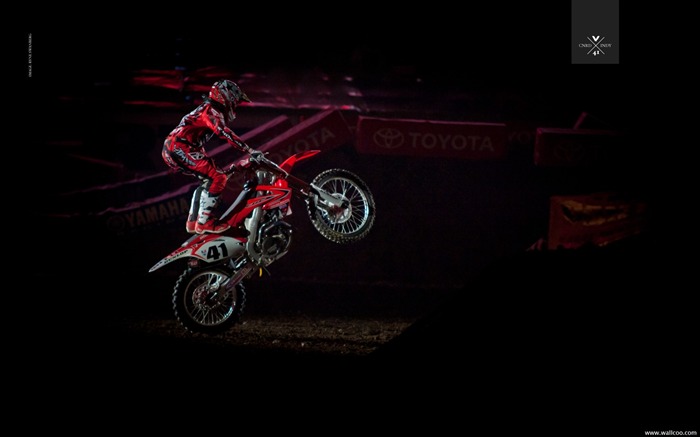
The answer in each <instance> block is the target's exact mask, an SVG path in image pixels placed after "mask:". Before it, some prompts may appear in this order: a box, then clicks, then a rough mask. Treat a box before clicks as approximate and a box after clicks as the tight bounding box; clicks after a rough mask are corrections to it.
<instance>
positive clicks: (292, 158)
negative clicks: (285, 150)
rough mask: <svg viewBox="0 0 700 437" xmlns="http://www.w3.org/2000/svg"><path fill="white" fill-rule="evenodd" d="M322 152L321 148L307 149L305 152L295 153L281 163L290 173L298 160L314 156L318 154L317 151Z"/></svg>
mask: <svg viewBox="0 0 700 437" xmlns="http://www.w3.org/2000/svg"><path fill="white" fill-rule="evenodd" d="M319 152H321V151H320V150H305V151H303V152H299V153H297V154H294V155H292V156H290V157H289V158H287V159H285V160H284V162H282V164H280V165H279V166H280V168H281V169H282V170H284V171H286V172H287V173H289V172H290V171H291V170H292V167H294V166H295V165H296V163H297V162H299V161H303V160H304V159H307V158H311V157H312V156H314V155H316V154H317V153H319Z"/></svg>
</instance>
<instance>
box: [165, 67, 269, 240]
mask: <svg viewBox="0 0 700 437" xmlns="http://www.w3.org/2000/svg"><path fill="white" fill-rule="evenodd" d="M242 101H243V102H250V99H249V98H248V96H247V95H246V94H245V93H244V92H243V91H242V90H241V88H240V87H239V86H238V85H237V84H236V83H235V82H233V81H231V80H220V81H217V82H215V83H214V85H212V87H211V90H210V91H209V95H208V96H207V97H206V98H205V99H204V101H203V102H202V104H200V105H199V106H198V107H197V108H195V109H194V110H193V111H192V112H190V113H189V114H187V115H185V116H184V117H183V118H182V120H180V124H178V125H177V127H175V129H173V131H172V132H170V134H168V136H167V137H166V139H165V143H164V145H163V153H162V155H163V160H164V161H165V163H166V164H167V165H168V166H169V167H170V168H172V169H173V170H175V171H179V172H182V173H183V174H187V175H191V176H196V177H197V178H199V179H200V180H201V184H200V185H199V186H198V187H197V188H196V189H195V190H194V193H193V194H192V201H191V203H190V210H189V214H188V216H187V222H186V224H185V229H186V230H187V232H188V233H190V234H193V233H197V234H203V233H205V232H212V233H221V232H224V231H225V230H227V229H228V228H229V225H228V223H224V222H220V221H219V220H218V219H217V218H216V217H214V215H213V211H214V209H215V208H216V207H217V206H218V204H219V200H220V196H221V193H222V192H223V191H224V188H225V187H226V182H227V181H228V178H229V176H230V175H227V174H226V173H224V172H223V171H222V170H221V169H220V168H219V167H218V166H217V165H216V163H215V162H214V160H213V159H212V158H211V157H210V156H208V155H207V153H206V151H205V149H204V145H205V144H206V143H207V142H208V141H209V140H210V139H211V138H212V136H213V135H216V136H218V137H219V138H222V139H224V140H226V141H227V142H228V143H229V144H230V145H231V146H233V147H234V148H235V149H238V150H240V151H241V152H246V153H249V154H251V155H253V156H257V155H259V154H261V152H258V151H256V150H254V149H252V148H250V147H249V146H248V145H247V144H245V143H244V142H243V140H241V138H240V137H238V135H236V134H235V133H234V132H233V131H232V130H231V129H229V128H228V127H227V126H226V125H227V124H228V123H230V122H232V121H233V120H234V119H235V118H236V108H237V106H238V104H239V103H240V102H242Z"/></svg>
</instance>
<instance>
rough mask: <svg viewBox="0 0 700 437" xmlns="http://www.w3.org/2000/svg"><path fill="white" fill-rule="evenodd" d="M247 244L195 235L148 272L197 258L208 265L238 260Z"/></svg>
mask: <svg viewBox="0 0 700 437" xmlns="http://www.w3.org/2000/svg"><path fill="white" fill-rule="evenodd" d="M245 244H246V239H245V238H234V237H227V236H224V235H219V234H202V235H195V236H193V237H192V238H190V239H189V240H187V241H185V242H184V243H182V245H181V246H180V247H178V248H177V249H175V250H174V251H172V252H171V253H170V254H168V255H167V256H166V257H165V258H163V259H161V260H160V261H158V262H157V263H156V264H155V265H153V267H151V268H150V269H149V270H148V272H149V273H151V272H154V271H156V270H158V269H159V268H161V267H163V266H164V265H167V264H170V263H171V262H173V261H176V260H179V259H182V258H196V259H199V260H202V261H204V262H207V263H213V262H220V261H222V260H225V259H229V258H237V257H239V256H240V255H242V254H243V252H244V251H245Z"/></svg>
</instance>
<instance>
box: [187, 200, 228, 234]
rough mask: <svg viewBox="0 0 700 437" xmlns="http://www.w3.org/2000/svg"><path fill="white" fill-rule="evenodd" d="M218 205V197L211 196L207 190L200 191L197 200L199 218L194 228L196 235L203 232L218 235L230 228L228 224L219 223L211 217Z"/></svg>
mask: <svg viewBox="0 0 700 437" xmlns="http://www.w3.org/2000/svg"><path fill="white" fill-rule="evenodd" d="M218 204H219V196H212V195H211V194H209V192H208V191H207V190H202V194H201V197H200V199H199V217H198V218H197V223H196V224H195V227H194V231H195V232H196V233H198V234H203V233H205V232H211V233H214V234H220V233H222V232H224V231H225V230H227V229H228V228H229V227H230V226H229V224H228V223H222V222H219V221H218V220H217V219H216V218H214V216H213V215H212V212H213V211H214V209H215V208H216V206H217V205H218Z"/></svg>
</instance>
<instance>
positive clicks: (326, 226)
mask: <svg viewBox="0 0 700 437" xmlns="http://www.w3.org/2000/svg"><path fill="white" fill-rule="evenodd" d="M311 184H312V185H314V186H316V187H319V188H320V189H322V190H324V191H325V192H326V193H328V194H330V195H331V196H333V197H335V198H336V199H340V200H342V201H343V203H344V206H343V207H332V208H329V209H326V208H321V207H316V206H315V205H313V204H311V203H309V204H308V213H309V218H310V219H311V223H312V224H313V225H314V228H316V230H317V231H318V232H319V233H320V234H321V235H323V236H324V237H325V238H327V239H329V240H330V241H332V242H334V243H339V244H346V243H352V242H355V241H358V240H361V239H363V238H365V237H366V236H367V234H368V233H369V231H370V230H371V229H372V226H373V225H374V217H375V204H374V197H373V196H372V193H371V192H370V190H369V188H368V187H367V184H365V182H364V181H363V180H362V179H360V177H359V176H357V175H356V174H354V173H352V172H349V171H347V170H343V169H338V168H335V169H330V170H326V171H324V172H322V173H321V174H319V175H318V176H316V177H315V178H314V180H313V181H312V182H311Z"/></svg>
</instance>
